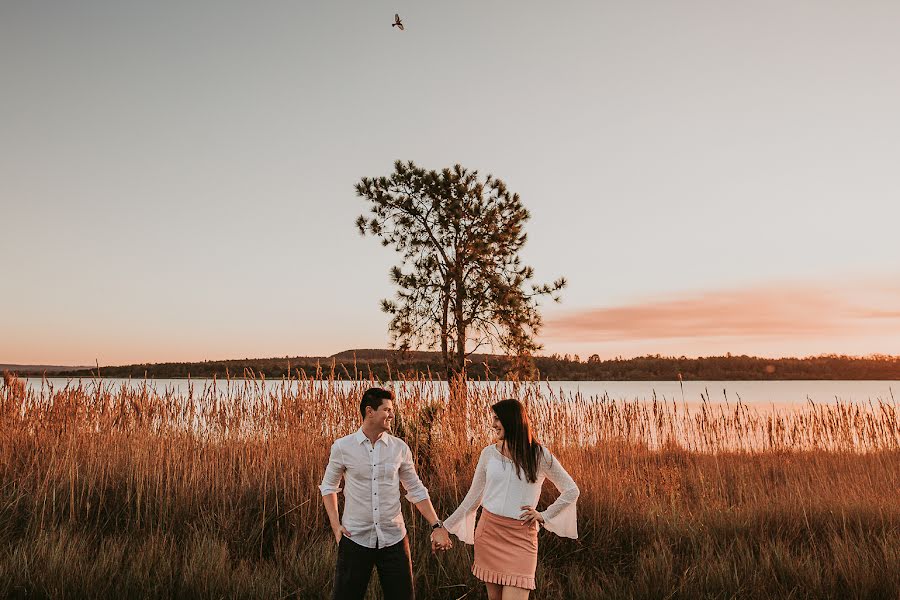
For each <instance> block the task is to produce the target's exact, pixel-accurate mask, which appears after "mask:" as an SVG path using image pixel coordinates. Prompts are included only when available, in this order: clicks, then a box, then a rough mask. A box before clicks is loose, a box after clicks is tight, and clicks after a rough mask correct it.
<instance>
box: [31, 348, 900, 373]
mask: <svg viewBox="0 0 900 600" xmlns="http://www.w3.org/2000/svg"><path fill="white" fill-rule="evenodd" d="M522 366H523V365H522V362H521V361H518V362H516V361H515V360H514V359H513V358H511V357H508V356H502V355H496V354H477V355H473V356H472V357H471V363H470V364H469V366H468V374H469V377H471V378H472V379H504V378H507V377H508V376H509V374H510V373H511V372H522V371H521V369H522ZM525 366H526V368H527V370H528V371H529V372H530V373H531V376H530V378H540V379H549V380H554V381H672V380H677V379H678V377H679V376H680V377H681V378H683V379H684V380H693V381H698V380H710V381H716V380H719V381H723V380H724V381H741V380H788V379H826V380H827V379H849V380H853V379H856V380H866V379H868V380H900V356H869V357H853V356H838V355H827V356H814V357H806V358H778V359H773V358H763V357H757V356H732V355H726V356H708V357H699V358H685V357H671V356H658V355H657V356H639V357H635V358H615V359H608V360H601V359H600V358H599V356H597V355H593V356H591V357H590V358H588V359H587V360H582V359H580V358H579V357H578V356H574V357H570V356H568V355H566V356H559V355H556V354H554V355H552V356H536V357H533V358H531V359H529V363H528V364H527V365H525ZM15 370H16V372H17V373H19V374H20V375H47V376H53V375H59V376H67V377H92V376H96V369H95V368H91V367H84V368H80V369H79V368H75V367H63V368H62V369H54V368H53V367H47V368H44V367H39V368H37V369H25V368H22V365H16V369H15ZM444 373H445V370H444V368H443V366H442V365H441V360H440V354H439V353H438V352H423V351H414V352H399V351H397V350H380V349H358V350H345V351H343V352H338V353H337V354H334V355H332V356H294V357H284V358H242V359H233V360H219V361H204V362H193V363H154V364H137V365H123V366H106V367H100V376H102V377H132V378H143V377H148V378H154V379H161V378H177V377H188V376H191V377H198V378H202V377H218V378H224V377H260V376H263V377H266V378H268V379H280V378H282V377H287V376H291V377H297V376H301V375H302V376H306V377H315V378H328V377H330V376H334V377H338V378H342V379H358V378H364V379H368V378H369V377H375V378H376V379H380V380H387V379H393V378H396V377H398V376H407V377H410V376H415V375H417V374H424V375H425V376H429V377H432V378H434V379H440V378H443V376H444Z"/></svg>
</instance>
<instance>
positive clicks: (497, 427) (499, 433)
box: [491, 411, 504, 440]
mask: <svg viewBox="0 0 900 600" xmlns="http://www.w3.org/2000/svg"><path fill="white" fill-rule="evenodd" d="M491 416H492V417H493V418H494V423H493V425H491V427H492V428H493V429H494V434H496V437H497V439H498V440H502V439H504V438H503V423H501V422H500V417H498V416H497V413H495V412H494V411H491Z"/></svg>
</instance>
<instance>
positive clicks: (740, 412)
mask: <svg viewBox="0 0 900 600" xmlns="http://www.w3.org/2000/svg"><path fill="white" fill-rule="evenodd" d="M369 385H371V383H370V382H350V383H348V382H340V381H335V380H331V381H326V382H324V383H323V382H317V381H313V380H308V379H303V378H300V379H299V380H292V381H280V382H274V383H273V382H266V381H264V380H260V379H252V380H234V381H231V382H228V383H227V385H226V386H225V388H224V389H221V390H219V389H218V388H216V387H214V386H207V387H205V388H204V387H192V388H191V389H190V390H189V391H188V392H187V393H186V394H178V393H176V392H175V391H173V390H171V389H163V390H157V389H155V388H154V387H153V386H151V385H142V386H134V387H133V386H121V387H116V388H111V387H108V386H104V385H98V384H97V383H96V382H87V383H80V382H72V383H70V384H69V385H67V386H66V387H65V388H63V389H53V388H52V387H50V386H49V385H45V386H43V387H42V388H41V389H38V390H35V389H29V390H27V391H25V393H19V392H14V391H13V390H12V388H6V389H4V391H3V392H2V394H0V540H2V544H0V596H3V597H29V598H32V597H66V598H68V597H92V598H121V597H125V596H142V597H165V598H194V597H200V598H222V597H227V598H232V597H233V598H319V597H328V595H329V590H330V585H331V577H332V574H333V568H334V558H335V554H334V552H335V548H334V542H333V538H331V537H330V532H329V530H328V525H327V519H326V518H325V514H324V511H323V510H322V508H321V500H320V497H319V492H318V488H317V486H318V484H319V482H320V480H321V476H322V472H323V470H324V466H325V463H326V461H327V457H328V450H329V446H330V443H331V441H332V440H333V439H334V438H336V437H339V436H341V435H344V434H346V433H349V432H351V431H353V430H355V429H356V428H357V427H358V412H357V411H358V399H359V397H360V395H361V393H362V391H363V390H364V389H365V388H366V387H368V386H369ZM393 389H394V391H395V392H396V394H397V403H396V404H397V406H398V409H399V413H400V414H399V417H400V418H399V419H398V422H397V425H396V433H397V435H400V436H402V437H403V438H404V439H406V440H407V442H408V443H409V444H410V447H411V448H412V449H413V452H414V454H415V456H416V460H417V462H418V465H419V471H420V474H421V476H422V478H423V480H424V481H425V483H426V485H427V486H428V487H429V489H430V491H431V494H432V498H433V501H434V503H435V505H436V507H437V508H438V511H439V512H440V513H442V514H448V513H449V512H450V511H452V510H453V509H455V507H456V506H457V504H458V502H459V500H460V499H461V497H462V496H463V495H464V494H465V491H466V489H467V487H468V484H469V480H470V477H471V473H472V470H473V467H474V463H475V461H476V459H477V456H478V453H479V452H480V449H481V448H482V447H483V446H484V445H485V444H487V443H489V437H488V436H489V428H488V424H489V423H488V420H487V418H486V415H487V410H488V407H489V406H490V404H492V403H493V402H495V401H497V400H499V399H501V398H502V397H505V396H508V395H516V396H518V397H520V398H522V399H523V400H524V401H525V402H526V403H527V405H528V407H529V411H530V413H531V415H532V418H533V420H534V422H535V424H536V427H537V430H538V433H539V436H540V438H541V439H542V440H543V441H544V443H546V444H547V445H548V446H549V447H550V448H551V449H552V450H553V451H554V453H555V454H557V456H558V457H559V458H560V460H562V461H563V464H564V465H565V466H566V468H567V469H568V470H569V472H570V473H571V474H572V476H573V477H574V478H575V480H576V481H577V482H578V484H579V486H580V487H581V490H582V494H581V497H580V500H579V527H580V532H581V537H580V539H579V540H577V541H572V540H562V539H558V538H556V537H554V536H553V535H552V534H546V533H542V535H541V550H540V562H539V567H538V591H537V593H536V594H535V597H537V598H550V599H554V598H592V599H593V598H699V597H710V598H713V597H715V598H778V597H781V598H890V599H892V600H893V599H896V598H898V597H900V569H898V565H900V500H898V495H897V490H898V489H900V424H898V418H897V417H898V414H897V413H898V411H897V406H896V403H895V402H894V401H893V400H886V401H881V402H875V403H869V404H866V405H853V404H845V403H834V404H831V405H812V404H807V405H803V406H802V407H800V408H798V409H796V410H793V411H783V412H780V413H778V412H775V413H759V412H757V411H755V410H753V409H752V408H751V407H748V406H746V405H744V404H740V403H738V404H729V405H727V406H717V405H713V404H710V403H702V404H700V405H699V406H688V405H684V404H680V405H679V404H673V403H672V402H671V401H650V402H639V401H633V402H621V401H612V400H610V399H609V398H599V399H597V398H593V399H592V398H583V397H581V396H577V395H576V396H572V397H562V398H561V397H559V396H558V395H553V394H551V393H548V390H547V389H546V388H545V387H542V385H541V384H528V383H523V384H496V385H490V386H471V387H470V388H469V389H468V391H467V398H466V403H465V405H464V406H459V407H457V406H451V405H450V404H449V403H448V400H447V398H446V396H445V395H443V394H442V392H441V388H440V387H438V386H435V385H433V384H432V383H431V382H428V381H424V380H407V381H401V382H397V383H395V384H393ZM553 495H554V493H553V490H552V489H551V488H549V487H548V489H546V490H545V494H544V498H543V502H548V501H551V500H552V498H553ZM405 510H406V512H407V514H406V521H407V524H408V526H409V529H410V534H411V540H412V543H413V553H414V566H415V573H416V579H417V589H418V591H419V595H420V597H422V598H463V597H465V598H483V597H484V593H483V590H482V589H481V586H480V585H479V584H478V582H476V581H475V580H473V578H472V577H471V576H470V575H469V574H468V568H469V565H470V564H471V554H472V552H471V547H464V546H463V545H462V544H460V543H457V544H456V547H455V548H454V549H453V550H452V551H451V552H449V553H448V554H445V555H442V556H440V557H432V556H431V555H430V553H429V551H428V539H427V533H428V532H427V531H426V530H425V528H423V525H424V523H423V522H422V520H421V517H419V516H418V514H413V513H414V512H415V511H410V508H409V506H408V505H405ZM373 579H374V577H373ZM376 587H377V586H374V585H373V586H372V588H373V590H372V592H371V593H370V597H372V598H375V597H379V596H378V594H377V592H376V591H375V589H374V588H376Z"/></svg>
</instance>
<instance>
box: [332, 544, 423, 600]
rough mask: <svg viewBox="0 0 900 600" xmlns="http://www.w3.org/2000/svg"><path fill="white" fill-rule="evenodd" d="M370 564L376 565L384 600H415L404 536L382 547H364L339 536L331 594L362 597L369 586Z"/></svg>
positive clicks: (343, 599)
mask: <svg viewBox="0 0 900 600" xmlns="http://www.w3.org/2000/svg"><path fill="white" fill-rule="evenodd" d="M372 567H375V568H376V569H378V580H379V581H380V582H381V591H382V592H384V598H385V600H415V597H416V593H415V590H414V589H413V576H412V559H411V558H410V555H409V538H408V537H404V538H403V539H402V540H401V541H399V542H397V543H396V544H394V545H393V546H386V547H384V548H366V547H365V546H360V545H359V544H357V543H356V542H354V541H352V540H350V539H349V538H346V537H343V538H341V541H340V543H339V544H338V556H337V569H336V572H335V576H334V595H333V596H332V598H333V599H334V600H362V598H363V597H365V595H366V590H367V589H368V587H369V579H370V578H371V577H372Z"/></svg>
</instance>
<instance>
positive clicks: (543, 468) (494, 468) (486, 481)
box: [444, 444, 579, 544]
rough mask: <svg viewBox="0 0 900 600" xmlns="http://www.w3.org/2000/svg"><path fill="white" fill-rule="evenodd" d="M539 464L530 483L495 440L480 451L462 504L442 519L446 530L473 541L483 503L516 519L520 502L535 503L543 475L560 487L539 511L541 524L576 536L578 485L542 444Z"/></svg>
mask: <svg viewBox="0 0 900 600" xmlns="http://www.w3.org/2000/svg"><path fill="white" fill-rule="evenodd" d="M542 450H543V455H542V457H541V460H540V461H539V464H538V473H537V481H536V482H534V483H530V482H529V481H528V480H527V479H525V472H524V471H522V472H521V475H522V477H521V478H520V477H519V476H517V475H516V466H515V465H514V464H513V462H512V461H511V460H510V459H508V458H506V457H505V456H503V454H501V453H500V451H499V450H498V449H497V447H496V446H495V445H494V444H491V445H490V446H488V447H487V448H485V449H484V450H482V451H481V456H479V457H478V465H477V466H476V467H475V476H474V477H473V478H472V487H471V488H469V493H467V494H466V497H465V498H464V499H463V501H462V504H460V505H459V508H457V509H456V512H454V513H453V514H452V515H450V516H449V517H447V519H446V520H445V521H444V526H445V527H446V528H447V531H449V532H450V533H452V534H453V535H455V536H456V537H458V538H459V539H460V540H462V541H463V542H465V543H467V544H474V543H475V512H476V511H477V510H478V507H479V506H483V507H484V508H485V509H487V510H488V511H490V512H492V513H494V514H495V515H500V516H503V517H511V518H513V519H519V518H520V515H521V514H522V512H523V511H522V507H523V506H526V505H527V506H532V507H533V506H536V505H537V501H538V499H539V498H540V495H541V485H542V484H543V483H544V479H545V478H546V479H549V480H550V481H551V482H553V485H555V486H556V489H558V490H559V492H560V494H559V498H557V499H556V502H554V503H553V504H551V505H550V506H548V507H547V509H546V510H544V511H542V512H541V511H539V514H540V515H541V516H542V517H543V518H544V527H545V528H546V529H547V530H548V531H552V532H553V533H555V534H556V535H559V536H562V537H569V538H577V537H578V522H577V518H576V511H575V501H576V500H577V499H578V494H579V490H578V486H577V485H575V481H573V480H572V478H571V477H570V476H569V474H568V473H567V472H566V470H565V469H564V468H563V466H562V465H561V464H560V463H559V461H558V460H557V459H556V457H554V456H553V455H552V454H551V453H550V451H549V450H547V449H546V448H542Z"/></svg>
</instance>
